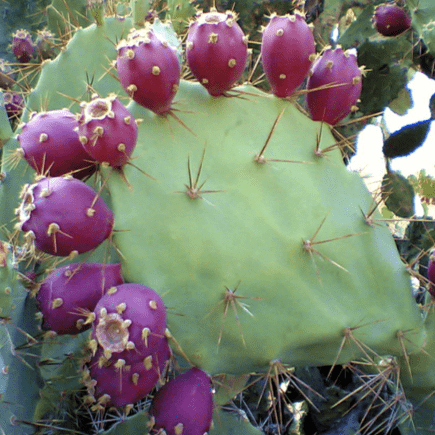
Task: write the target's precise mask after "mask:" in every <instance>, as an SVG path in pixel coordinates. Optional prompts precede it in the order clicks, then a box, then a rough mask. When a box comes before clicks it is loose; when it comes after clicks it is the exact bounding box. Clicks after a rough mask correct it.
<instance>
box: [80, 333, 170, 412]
mask: <svg viewBox="0 0 435 435" xmlns="http://www.w3.org/2000/svg"><path fill="white" fill-rule="evenodd" d="M170 356H171V350H170V348H169V345H168V342H167V340H166V338H164V339H162V340H161V342H160V343H159V347H158V348H157V349H156V350H154V351H153V352H152V353H151V354H150V355H148V356H147V357H145V358H143V359H141V360H140V361H137V362H133V363H132V362H129V361H128V360H125V359H123V358H116V359H114V358H111V359H110V360H109V359H107V358H106V356H105V355H104V351H103V350H102V349H99V350H98V352H97V353H96V354H95V356H93V357H92V358H91V360H90V361H89V362H88V364H87V367H86V368H84V370H83V372H82V373H83V382H84V384H85V385H86V386H87V387H88V392H89V394H90V395H91V396H93V397H95V398H98V403H99V404H100V405H102V406H116V407H122V406H125V405H130V404H133V403H135V402H137V401H139V400H141V399H143V398H144V397H145V396H146V395H147V394H149V393H150V392H151V391H152V389H153V388H154V386H155V385H156V383H157V381H158V380H159V379H160V378H162V377H163V375H164V373H165V371H166V370H165V368H166V364H167V362H168V360H169V358H170Z"/></svg>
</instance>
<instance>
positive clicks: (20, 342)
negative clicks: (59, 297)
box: [0, 242, 43, 435]
mask: <svg viewBox="0 0 435 435" xmlns="http://www.w3.org/2000/svg"><path fill="white" fill-rule="evenodd" d="M6 246H7V245H6V244H5V243H4V242H1V243H0V309H1V312H0V316H1V318H0V321H1V322H0V388H1V389H0V433H2V434H16V435H24V434H31V433H33V429H32V428H31V427H30V426H26V425H25V424H22V422H23V421H32V417H33V411H34V409H35V405H36V403H37V401H38V399H39V389H40V388H41V387H42V385H43V382H42V378H41V376H40V374H39V371H38V368H37V361H38V354H39V346H38V341H37V340H36V339H34V338H33V337H34V336H36V334H37V333H38V330H37V324H38V322H37V321H36V318H35V313H36V306H35V304H33V303H32V301H30V300H29V297H28V292H27V291H26V290H25V289H24V288H23V286H22V285H21V284H20V282H19V280H18V275H17V270H16V265H15V260H14V255H13V251H12V247H11V246H8V247H7V248H6Z"/></svg>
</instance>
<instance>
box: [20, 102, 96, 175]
mask: <svg viewBox="0 0 435 435" xmlns="http://www.w3.org/2000/svg"><path fill="white" fill-rule="evenodd" d="M78 125H79V124H78V121H77V119H76V117H75V116H74V115H73V114H72V113H71V112H70V111H69V110H67V109H62V110H51V111H49V112H40V113H36V112H34V113H32V115H31V116H30V120H29V122H27V123H26V124H24V125H23V127H22V129H21V132H20V134H19V135H18V137H17V139H18V142H19V143H20V147H21V150H22V151H21V153H22V154H23V156H24V158H25V159H26V161H27V163H28V164H29V165H30V166H32V168H34V169H35V170H36V171H37V172H38V173H42V174H49V175H51V176H52V177H58V176H61V175H65V174H67V173H70V172H71V173H72V175H73V176H74V177H76V178H83V177H85V176H87V175H90V174H92V172H93V171H94V170H95V165H94V164H93V163H92V161H93V159H92V157H91V156H90V155H89V154H88V153H87V152H86V151H85V150H84V148H83V147H82V144H81V143H80V140H79V138H78V136H77V133H76V132H75V131H74V129H75V128H76V127H78Z"/></svg>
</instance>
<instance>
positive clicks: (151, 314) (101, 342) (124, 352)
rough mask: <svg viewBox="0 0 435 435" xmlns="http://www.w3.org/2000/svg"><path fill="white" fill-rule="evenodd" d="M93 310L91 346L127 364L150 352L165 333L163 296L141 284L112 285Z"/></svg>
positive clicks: (141, 358)
mask: <svg viewBox="0 0 435 435" xmlns="http://www.w3.org/2000/svg"><path fill="white" fill-rule="evenodd" d="M94 314H95V321H94V322H93V333H92V336H93V339H94V348H95V349H98V348H103V350H104V351H105V352H106V356H107V355H111V354H113V358H114V359H120V358H121V359H124V360H126V361H128V364H130V363H133V362H137V361H141V360H143V359H144V358H145V357H147V356H148V355H150V354H152V353H153V352H154V351H155V350H156V349H158V348H159V346H160V343H161V341H162V340H163V339H164V337H165V330H166V326H167V324H166V308H165V305H164V303H163V300H162V298H161V297H160V296H159V295H158V293H156V292H155V291H154V290H153V289H151V288H149V287H146V286H144V285H141V284H122V285H119V286H117V287H113V288H112V289H111V291H108V292H107V293H106V294H105V295H104V296H103V297H102V298H101V299H100V300H99V301H98V303H97V305H96V306H95V310H94ZM107 358H108V359H110V356H107Z"/></svg>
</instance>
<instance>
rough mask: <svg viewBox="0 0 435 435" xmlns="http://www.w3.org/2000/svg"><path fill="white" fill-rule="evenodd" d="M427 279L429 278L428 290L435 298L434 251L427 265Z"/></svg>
mask: <svg viewBox="0 0 435 435" xmlns="http://www.w3.org/2000/svg"><path fill="white" fill-rule="evenodd" d="M427 279H428V280H429V287H428V292H429V293H430V294H431V296H432V297H434V298H435V253H434V252H433V253H432V254H431V256H430V259H429V264H428V266H427Z"/></svg>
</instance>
